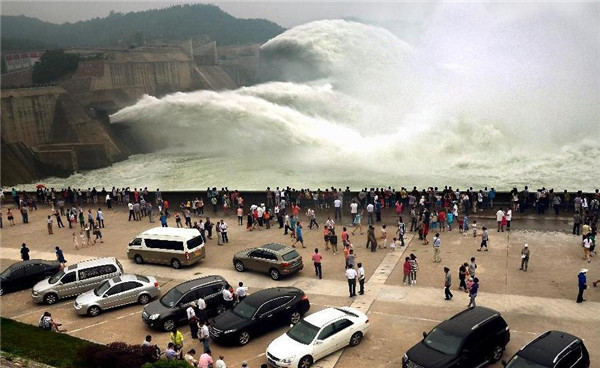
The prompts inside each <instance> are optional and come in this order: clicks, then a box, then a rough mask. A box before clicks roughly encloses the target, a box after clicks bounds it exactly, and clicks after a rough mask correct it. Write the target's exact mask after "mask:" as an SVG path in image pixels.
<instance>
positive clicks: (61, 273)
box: [48, 269, 65, 284]
mask: <svg viewBox="0 0 600 368" xmlns="http://www.w3.org/2000/svg"><path fill="white" fill-rule="evenodd" d="M64 275H65V270H64V269H62V270H60V271H59V272H58V273H57V274H55V275H54V276H52V277H51V278H49V279H48V282H49V283H51V284H56V283H57V282H58V280H60V279H61V278H62V277H63V276H64Z"/></svg>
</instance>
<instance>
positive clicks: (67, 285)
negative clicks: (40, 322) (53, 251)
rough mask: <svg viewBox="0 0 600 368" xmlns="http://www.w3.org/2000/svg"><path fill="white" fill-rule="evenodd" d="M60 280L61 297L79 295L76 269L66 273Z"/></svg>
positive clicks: (59, 291) (59, 290)
mask: <svg viewBox="0 0 600 368" xmlns="http://www.w3.org/2000/svg"><path fill="white" fill-rule="evenodd" d="M59 282H60V287H58V288H57V289H58V296H59V298H66V297H69V296H73V295H78V293H77V289H78V288H77V284H78V282H77V273H76V272H75V271H69V272H67V273H65V274H64V276H63V277H62V278H61V279H60V281H59Z"/></svg>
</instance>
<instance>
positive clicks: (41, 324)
mask: <svg viewBox="0 0 600 368" xmlns="http://www.w3.org/2000/svg"><path fill="white" fill-rule="evenodd" d="M38 327H39V328H41V329H42V330H52V325H51V324H50V320H48V319H46V318H44V316H42V318H40V322H39V323H38Z"/></svg>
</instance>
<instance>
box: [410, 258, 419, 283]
mask: <svg viewBox="0 0 600 368" xmlns="http://www.w3.org/2000/svg"><path fill="white" fill-rule="evenodd" d="M408 262H410V285H411V286H412V285H416V284H417V271H418V270H419V261H418V260H417V256H415V255H414V253H411V254H410V260H409V261H408Z"/></svg>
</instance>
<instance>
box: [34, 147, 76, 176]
mask: <svg viewBox="0 0 600 368" xmlns="http://www.w3.org/2000/svg"><path fill="white" fill-rule="evenodd" d="M37 157H38V159H39V160H40V162H41V163H42V164H43V165H48V166H54V167H56V168H59V169H60V170H62V171H63V173H58V172H57V173H56V174H55V175H56V176H63V175H65V174H67V175H68V174H69V173H72V172H75V171H77V170H79V165H78V163H77V155H76V154H75V151H73V150H52V151H37Z"/></svg>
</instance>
